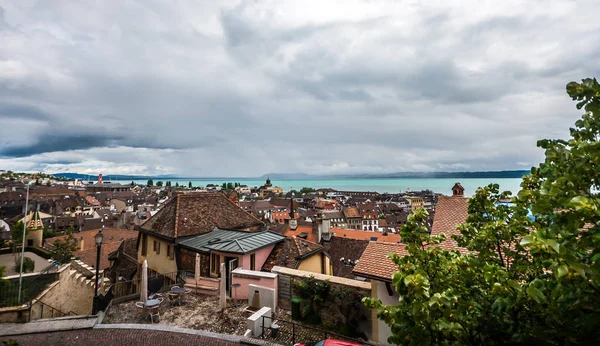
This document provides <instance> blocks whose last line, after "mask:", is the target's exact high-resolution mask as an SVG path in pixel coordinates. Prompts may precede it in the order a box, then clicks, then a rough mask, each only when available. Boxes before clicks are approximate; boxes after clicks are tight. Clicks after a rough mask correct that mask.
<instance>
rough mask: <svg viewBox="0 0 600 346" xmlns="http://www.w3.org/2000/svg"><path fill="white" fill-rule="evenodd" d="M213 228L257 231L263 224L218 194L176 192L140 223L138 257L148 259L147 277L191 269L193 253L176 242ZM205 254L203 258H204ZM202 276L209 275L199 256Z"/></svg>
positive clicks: (206, 266) (142, 259)
mask: <svg viewBox="0 0 600 346" xmlns="http://www.w3.org/2000/svg"><path fill="white" fill-rule="evenodd" d="M215 227H219V228H223V229H229V230H239V231H248V232H250V231H257V230H259V229H262V228H263V227H264V224H263V223H262V222H261V221H260V220H258V219H257V218H255V217H253V216H251V215H250V214H248V213H246V212H245V211H243V210H242V209H241V208H240V207H238V206H237V205H235V203H233V202H232V201H230V200H228V199H227V198H225V196H224V195H223V194H220V193H190V194H185V195H184V194H178V195H176V196H175V197H173V198H171V199H170V200H169V202H167V204H165V205H164V206H163V207H162V208H161V209H160V210H159V211H158V212H157V213H156V214H154V215H153V216H152V217H150V218H149V219H148V220H147V221H146V222H144V223H143V224H142V225H141V226H139V228H138V230H139V231H140V234H139V237H138V244H137V254H138V255H137V259H138V263H139V264H140V265H141V264H142V263H143V262H144V260H147V261H148V269H150V272H149V273H148V274H149V275H150V276H152V275H154V274H156V273H159V274H167V273H173V272H176V271H178V270H183V269H185V270H190V271H193V270H194V263H193V262H194V256H188V255H186V254H185V252H186V251H187V250H185V249H181V248H180V247H179V245H177V244H178V243H179V241H181V240H183V239H188V238H190V237H193V236H197V235H200V234H205V233H209V232H212V231H213V229H214V228H215ZM205 257H206V258H205ZM200 275H201V276H208V275H209V260H208V256H201V273H200Z"/></svg>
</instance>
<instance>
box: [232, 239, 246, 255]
mask: <svg viewBox="0 0 600 346" xmlns="http://www.w3.org/2000/svg"><path fill="white" fill-rule="evenodd" d="M234 240H235V243H236V244H238V246H239V247H240V249H242V252H246V250H245V249H244V247H243V246H242V244H240V242H239V241H238V240H237V239H234Z"/></svg>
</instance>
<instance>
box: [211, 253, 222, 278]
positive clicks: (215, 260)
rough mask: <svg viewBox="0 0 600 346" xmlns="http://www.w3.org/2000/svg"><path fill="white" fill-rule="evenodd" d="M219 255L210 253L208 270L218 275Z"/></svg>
mask: <svg viewBox="0 0 600 346" xmlns="http://www.w3.org/2000/svg"><path fill="white" fill-rule="evenodd" d="M220 262H221V256H219V255H217V254H214V253H213V254H210V272H211V273H213V274H216V275H219V272H220V271H221V263H220Z"/></svg>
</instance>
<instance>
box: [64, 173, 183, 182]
mask: <svg viewBox="0 0 600 346" xmlns="http://www.w3.org/2000/svg"><path fill="white" fill-rule="evenodd" d="M54 176H55V177H64V178H67V179H81V180H90V181H95V180H97V179H98V176H97V175H91V174H80V173H56V174H54ZM157 178H160V179H165V178H168V179H178V178H176V177H163V176H157V177H152V176H147V175H118V174H115V175H112V174H111V175H104V176H103V179H104V180H106V181H108V180H144V179H157Z"/></svg>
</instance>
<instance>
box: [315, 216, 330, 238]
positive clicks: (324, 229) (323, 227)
mask: <svg viewBox="0 0 600 346" xmlns="http://www.w3.org/2000/svg"><path fill="white" fill-rule="evenodd" d="M317 222H318V226H317V227H318V230H317V243H321V240H325V241H330V240H331V223H330V221H329V219H326V218H320V219H319V220H318V221H317Z"/></svg>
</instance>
